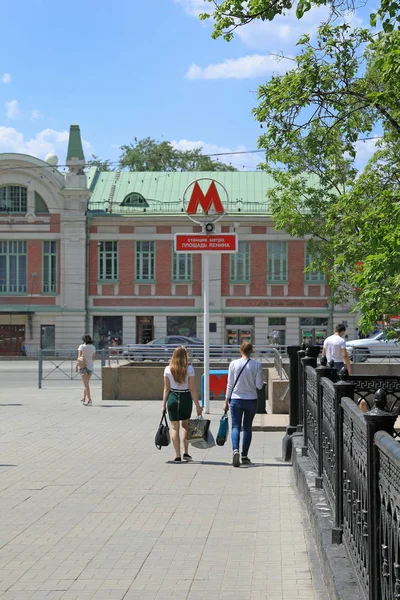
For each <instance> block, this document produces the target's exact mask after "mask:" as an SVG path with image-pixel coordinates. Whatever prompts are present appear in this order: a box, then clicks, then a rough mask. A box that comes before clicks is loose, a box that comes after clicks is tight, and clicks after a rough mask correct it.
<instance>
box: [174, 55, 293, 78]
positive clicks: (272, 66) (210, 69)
mask: <svg viewBox="0 0 400 600" xmlns="http://www.w3.org/2000/svg"><path fill="white" fill-rule="evenodd" d="M294 65H295V63H293V62H292V61H291V60H288V59H286V58H283V59H280V58H278V57H277V56H274V55H272V54H265V55H263V54H251V55H249V56H242V57H241V58H227V59H226V60H224V62H222V63H215V64H210V65H208V66H207V67H199V66H198V65H195V64H193V65H191V66H190V68H189V70H188V72H187V73H186V78H187V79H250V78H253V77H263V76H265V75H271V74H272V73H278V74H283V73H286V71H288V70H289V69H291V68H293V67H294Z"/></svg>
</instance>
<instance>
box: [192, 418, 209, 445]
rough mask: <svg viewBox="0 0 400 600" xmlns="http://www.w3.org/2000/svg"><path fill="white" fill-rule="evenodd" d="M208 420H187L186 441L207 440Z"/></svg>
mask: <svg viewBox="0 0 400 600" xmlns="http://www.w3.org/2000/svg"><path fill="white" fill-rule="evenodd" d="M210 423H211V421H210V419H204V418H203V417H197V419H189V421H188V428H187V440H188V441H191V440H204V441H205V442H206V441H207V439H208V430H209V428H210Z"/></svg>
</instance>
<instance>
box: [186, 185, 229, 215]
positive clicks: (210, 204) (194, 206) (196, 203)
mask: <svg viewBox="0 0 400 600" xmlns="http://www.w3.org/2000/svg"><path fill="white" fill-rule="evenodd" d="M222 199H223V200H224V201H225V203H227V201H228V192H227V191H226V189H225V187H224V186H223V185H222V184H221V183H219V181H216V180H215V179H208V178H206V177H204V178H201V179H197V180H196V181H192V183H190V184H189V185H188V186H187V188H186V189H185V191H184V193H183V198H182V202H183V208H184V211H185V212H186V214H187V216H188V217H189V218H190V219H192V221H195V222H196V223H199V224H200V225H203V224H204V223H205V222H208V223H210V222H216V221H219V219H221V218H222V217H223V216H224V214H225V208H224V205H223V203H222Z"/></svg>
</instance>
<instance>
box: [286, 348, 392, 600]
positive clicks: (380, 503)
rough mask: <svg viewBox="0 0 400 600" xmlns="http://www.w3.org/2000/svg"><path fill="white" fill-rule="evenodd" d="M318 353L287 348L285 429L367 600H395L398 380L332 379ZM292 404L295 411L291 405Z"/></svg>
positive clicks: (334, 376)
mask: <svg viewBox="0 0 400 600" xmlns="http://www.w3.org/2000/svg"><path fill="white" fill-rule="evenodd" d="M318 351H319V349H318V348H315V347H314V348H313V347H311V348H309V349H308V350H306V351H304V350H300V349H299V348H298V347H297V348H293V349H290V350H289V349H288V354H289V357H290V361H291V362H290V372H291V381H290V384H291V412H292V410H293V412H294V416H293V415H291V417H290V425H291V426H292V429H293V419H297V420H298V423H297V425H296V429H297V431H300V432H302V435H303V444H302V455H303V456H309V458H310V460H311V462H312V464H313V466H314V469H315V485H316V487H318V488H321V489H322V490H323V492H324V493H325V494H326V498H327V500H328V503H329V505H330V507H331V509H332V513H333V527H332V542H333V543H337V544H338V543H344V544H345V546H346V548H347V550H348V555H349V558H350V560H351V562H352V564H353V567H354V570H355V573H356V575H357V578H358V581H359V585H360V589H361V590H362V592H363V594H364V597H365V598H366V599H368V600H400V443H399V441H398V439H399V438H398V437H397V432H396V431H395V428H394V426H395V422H396V418H397V416H398V414H399V413H400V377H395V376H379V377H375V376H370V375H365V376H358V375H357V376H350V375H349V374H348V373H347V370H346V369H342V371H341V372H340V374H339V376H338V373H337V371H336V369H334V368H333V367H332V366H329V365H327V364H326V360H325V362H323V361H324V359H321V363H322V364H321V365H320V366H317V355H318ZM295 404H297V406H295Z"/></svg>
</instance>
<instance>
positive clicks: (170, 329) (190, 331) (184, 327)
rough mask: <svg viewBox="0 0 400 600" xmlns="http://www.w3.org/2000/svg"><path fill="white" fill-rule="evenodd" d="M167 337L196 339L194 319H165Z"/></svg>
mask: <svg viewBox="0 0 400 600" xmlns="http://www.w3.org/2000/svg"><path fill="white" fill-rule="evenodd" d="M167 335H187V336H189V337H197V325H196V317H167Z"/></svg>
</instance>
